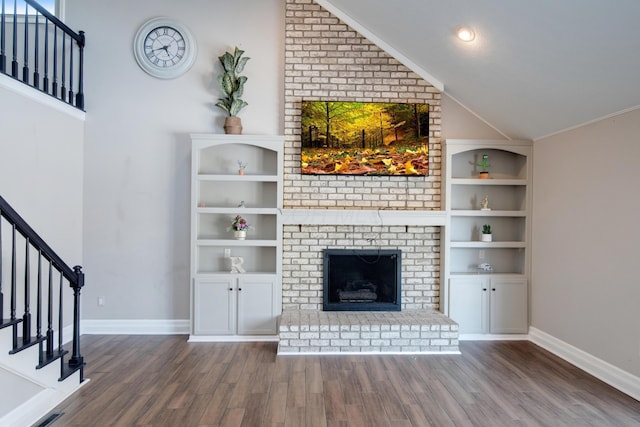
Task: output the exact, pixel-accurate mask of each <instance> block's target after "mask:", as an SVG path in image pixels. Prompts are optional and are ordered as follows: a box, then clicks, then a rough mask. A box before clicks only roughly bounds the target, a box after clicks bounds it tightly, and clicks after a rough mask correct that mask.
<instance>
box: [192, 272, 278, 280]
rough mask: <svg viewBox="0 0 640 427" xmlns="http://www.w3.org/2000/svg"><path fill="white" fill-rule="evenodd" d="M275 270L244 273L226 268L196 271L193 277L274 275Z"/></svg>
mask: <svg viewBox="0 0 640 427" xmlns="http://www.w3.org/2000/svg"><path fill="white" fill-rule="evenodd" d="M275 274H276V273H275V271H247V272H246V273H230V272H229V271H227V270H224V271H198V272H196V274H195V277H196V278H197V279H203V278H211V277H213V276H216V277H219V276H221V275H222V276H232V277H238V276H265V275H270V276H275Z"/></svg>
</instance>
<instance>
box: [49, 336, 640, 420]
mask: <svg viewBox="0 0 640 427" xmlns="http://www.w3.org/2000/svg"><path fill="white" fill-rule="evenodd" d="M460 348H461V351H462V355H448V356H444V355H443V356H435V355H429V356H426V355H419V356H418V355H383V356H370V355H363V356H353V355H345V356H293V355H287V356H276V343H187V342H186V337H184V336H96V335H87V336H83V337H82V354H83V355H84V357H85V360H86V361H87V366H86V369H85V374H86V377H87V378H90V379H91V381H90V382H89V383H88V384H87V385H86V386H84V387H83V388H82V389H81V390H80V391H78V392H76V394H74V395H73V396H72V397H71V398H70V399H68V400H67V401H65V402H64V403H63V404H62V405H60V406H59V407H58V408H56V409H55V410H54V412H64V415H62V416H61V417H60V418H58V419H57V420H56V421H55V422H54V424H53V426H171V427H176V426H179V427H183V426H185V427H188V426H224V427H231V426H250V427H253V426H256V427H257V426H270V427H271V426H283V427H287V426H292V427H301V426H323V427H324V426H326V427H356V426H358V427H359V426H367V427H369V426H393V427H410V426H413V427H417V426H420V427H422V426H598V427H600V426H640V402H638V401H637V400H634V399H632V398H630V397H628V396H627V395H625V394H623V393H620V392H618V391H617V390H615V389H613V388H612V387H609V386H608V385H606V384H604V383H603V382H601V381H599V380H597V379H595V378H594V377H592V376H590V375H588V374H586V373H584V372H583V371H581V370H579V369H577V368H575V367H574V366H572V365H570V364H568V363H566V362H564V361H562V360H561V359H559V358H557V357H555V356H553V355H552V354H550V353H548V352H547V351H545V350H543V349H541V348H539V347H537V346H536V345H534V344H532V343H529V342H525V341H502V342H495V341H494V342H487V341H483V342H461V344H460Z"/></svg>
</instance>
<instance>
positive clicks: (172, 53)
mask: <svg viewBox="0 0 640 427" xmlns="http://www.w3.org/2000/svg"><path fill="white" fill-rule="evenodd" d="M133 51H134V54H135V57H136V61H137V62H138V65H140V67H141V68H142V69H143V70H144V71H146V72H147V73H149V74H150V75H152V76H154V77H158V78H162V79H172V78H176V77H178V76H180V75H182V74H184V73H185V72H186V71H187V70H188V69H189V68H191V66H192V65H193V63H194V61H195V58H196V46H195V42H194V39H193V36H191V33H189V30H187V28H186V27H184V26H183V25H181V24H180V23H178V22H175V21H173V20H171V19H169V18H154V19H152V20H150V21H148V22H146V23H145V24H144V25H143V26H142V27H140V29H139V30H138V32H137V33H136V37H135V39H134V45H133Z"/></svg>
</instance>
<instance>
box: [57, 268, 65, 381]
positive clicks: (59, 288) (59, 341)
mask: <svg viewBox="0 0 640 427" xmlns="http://www.w3.org/2000/svg"><path fill="white" fill-rule="evenodd" d="M63 282H64V274H62V271H61V272H60V286H59V287H58V292H59V294H58V350H59V351H61V350H62V339H63V337H62V330H63V328H64V325H63V324H62V312H63V311H64V310H63V309H62V307H63V305H62V304H63V298H62V284H63ZM63 375H64V364H63V365H62V373H61V375H60V376H63Z"/></svg>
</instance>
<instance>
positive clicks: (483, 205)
mask: <svg viewBox="0 0 640 427" xmlns="http://www.w3.org/2000/svg"><path fill="white" fill-rule="evenodd" d="M480 210H481V211H490V210H491V208H490V207H489V196H484V199H482V201H481V202H480Z"/></svg>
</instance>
